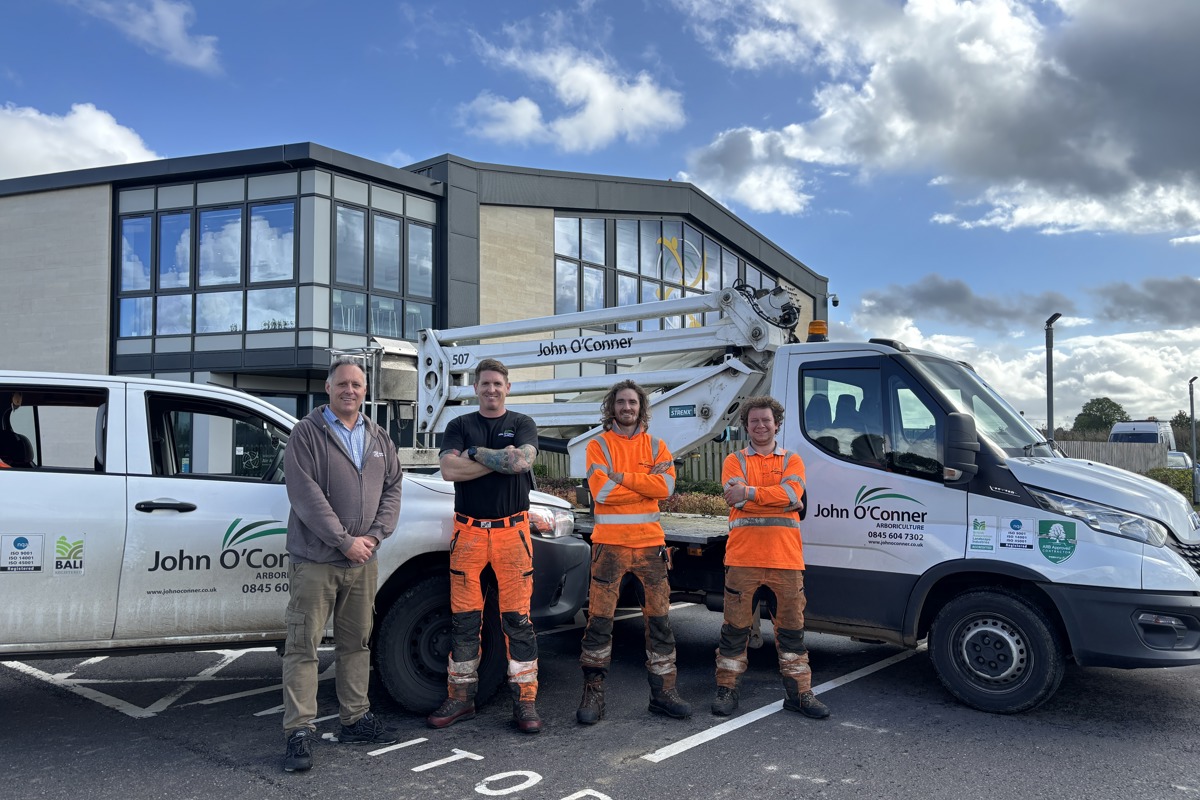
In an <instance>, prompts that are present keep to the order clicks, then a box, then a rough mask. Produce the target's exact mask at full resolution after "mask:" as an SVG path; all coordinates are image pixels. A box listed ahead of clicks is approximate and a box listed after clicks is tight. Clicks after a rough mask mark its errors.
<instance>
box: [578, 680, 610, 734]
mask: <svg viewBox="0 0 1200 800" xmlns="http://www.w3.org/2000/svg"><path fill="white" fill-rule="evenodd" d="M575 719H576V720H577V721H578V722H579V724H581V725H595V724H596V723H597V722H599V721H600V720H602V719H604V679H603V678H587V679H585V680H584V682H583V699H581V700H580V701H579V708H578V709H577V710H576V711H575Z"/></svg>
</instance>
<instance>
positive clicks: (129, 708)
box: [3, 661, 154, 719]
mask: <svg viewBox="0 0 1200 800" xmlns="http://www.w3.org/2000/svg"><path fill="white" fill-rule="evenodd" d="M3 664H4V666H6V667H8V668H10V669H15V670H16V671H17V672H23V673H25V674H26V675H29V676H31V677H34V678H37V679H38V680H43V681H45V682H46V683H49V684H51V685H52V686H57V687H59V688H60V689H66V690H67V691H68V692H74V693H75V694H77V695H79V696H80V697H86V698H87V699H89V700H95V701H96V702H97V703H99V704H100V705H102V706H107V707H108V708H111V709H113V710H114V711H120V712H121V713H122V714H126V715H128V716H130V717H135V718H137V719H144V718H146V717H153V716H154V714H152V713H150V712H148V711H146V709H144V708H139V707H138V706H135V705H134V704H133V703H127V702H125V701H124V700H121V699H119V698H116V697H112V696H111V695H107V694H103V693H102V692H97V691H96V690H95V689H89V688H87V687H86V686H78V685H76V684H75V683H74V682H72V681H70V680H67V679H64V678H59V677H58V676H56V675H51V674H50V673H48V672H42V671H41V670H40V669H36V668H35V667H31V666H29V665H28V664H25V663H23V662H21V661H5V662H3Z"/></svg>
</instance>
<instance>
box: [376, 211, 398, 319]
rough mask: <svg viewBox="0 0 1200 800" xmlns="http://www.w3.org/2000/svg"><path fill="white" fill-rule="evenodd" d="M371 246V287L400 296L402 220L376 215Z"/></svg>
mask: <svg viewBox="0 0 1200 800" xmlns="http://www.w3.org/2000/svg"><path fill="white" fill-rule="evenodd" d="M371 244H372V253H371V263H372V265H373V266H372V269H373V271H372V273H371V286H372V287H373V288H375V289H379V290H382V291H385V292H391V293H393V294H400V253H401V250H400V220H398V219H395V218H394V217H385V216H383V215H382V214H376V215H375V226H374V229H373V232H372V236H371ZM393 338H399V335H398V334H397V336H395V337H393Z"/></svg>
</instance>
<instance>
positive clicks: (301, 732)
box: [283, 728, 314, 772]
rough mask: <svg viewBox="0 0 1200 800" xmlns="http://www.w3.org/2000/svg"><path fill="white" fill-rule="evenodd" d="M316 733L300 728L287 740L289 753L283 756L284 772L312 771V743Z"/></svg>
mask: <svg viewBox="0 0 1200 800" xmlns="http://www.w3.org/2000/svg"><path fill="white" fill-rule="evenodd" d="M313 736H314V731H311V730H309V729H308V728H298V729H297V730H294V731H292V735H291V736H289V737H288V739H287V752H286V753H285V754H284V756H283V771H284V772H304V771H305V770H307V769H312V741H313Z"/></svg>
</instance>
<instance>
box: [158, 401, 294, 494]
mask: <svg viewBox="0 0 1200 800" xmlns="http://www.w3.org/2000/svg"><path fill="white" fill-rule="evenodd" d="M148 401H149V402H148V411H149V415H150V421H149V422H150V426H149V430H150V463H151V464H152V465H153V472H154V474H155V475H170V476H180V477H182V476H195V477H202V478H224V479H227V480H252V481H266V482H269V483H282V482H283V453H284V449H285V448H286V446H287V433H286V432H285V431H284V430H282V429H281V428H279V427H277V426H276V425H275V424H274V423H273V422H271V421H270V420H267V419H266V418H264V417H260V416H257V415H256V414H253V413H251V412H249V411H247V410H245V409H242V408H237V407H233V406H227V405H223V404H221V403H218V402H213V401H208V400H197V399H194V398H187V397H182V396H176V395H166V394H159V395H149V396H148Z"/></svg>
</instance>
